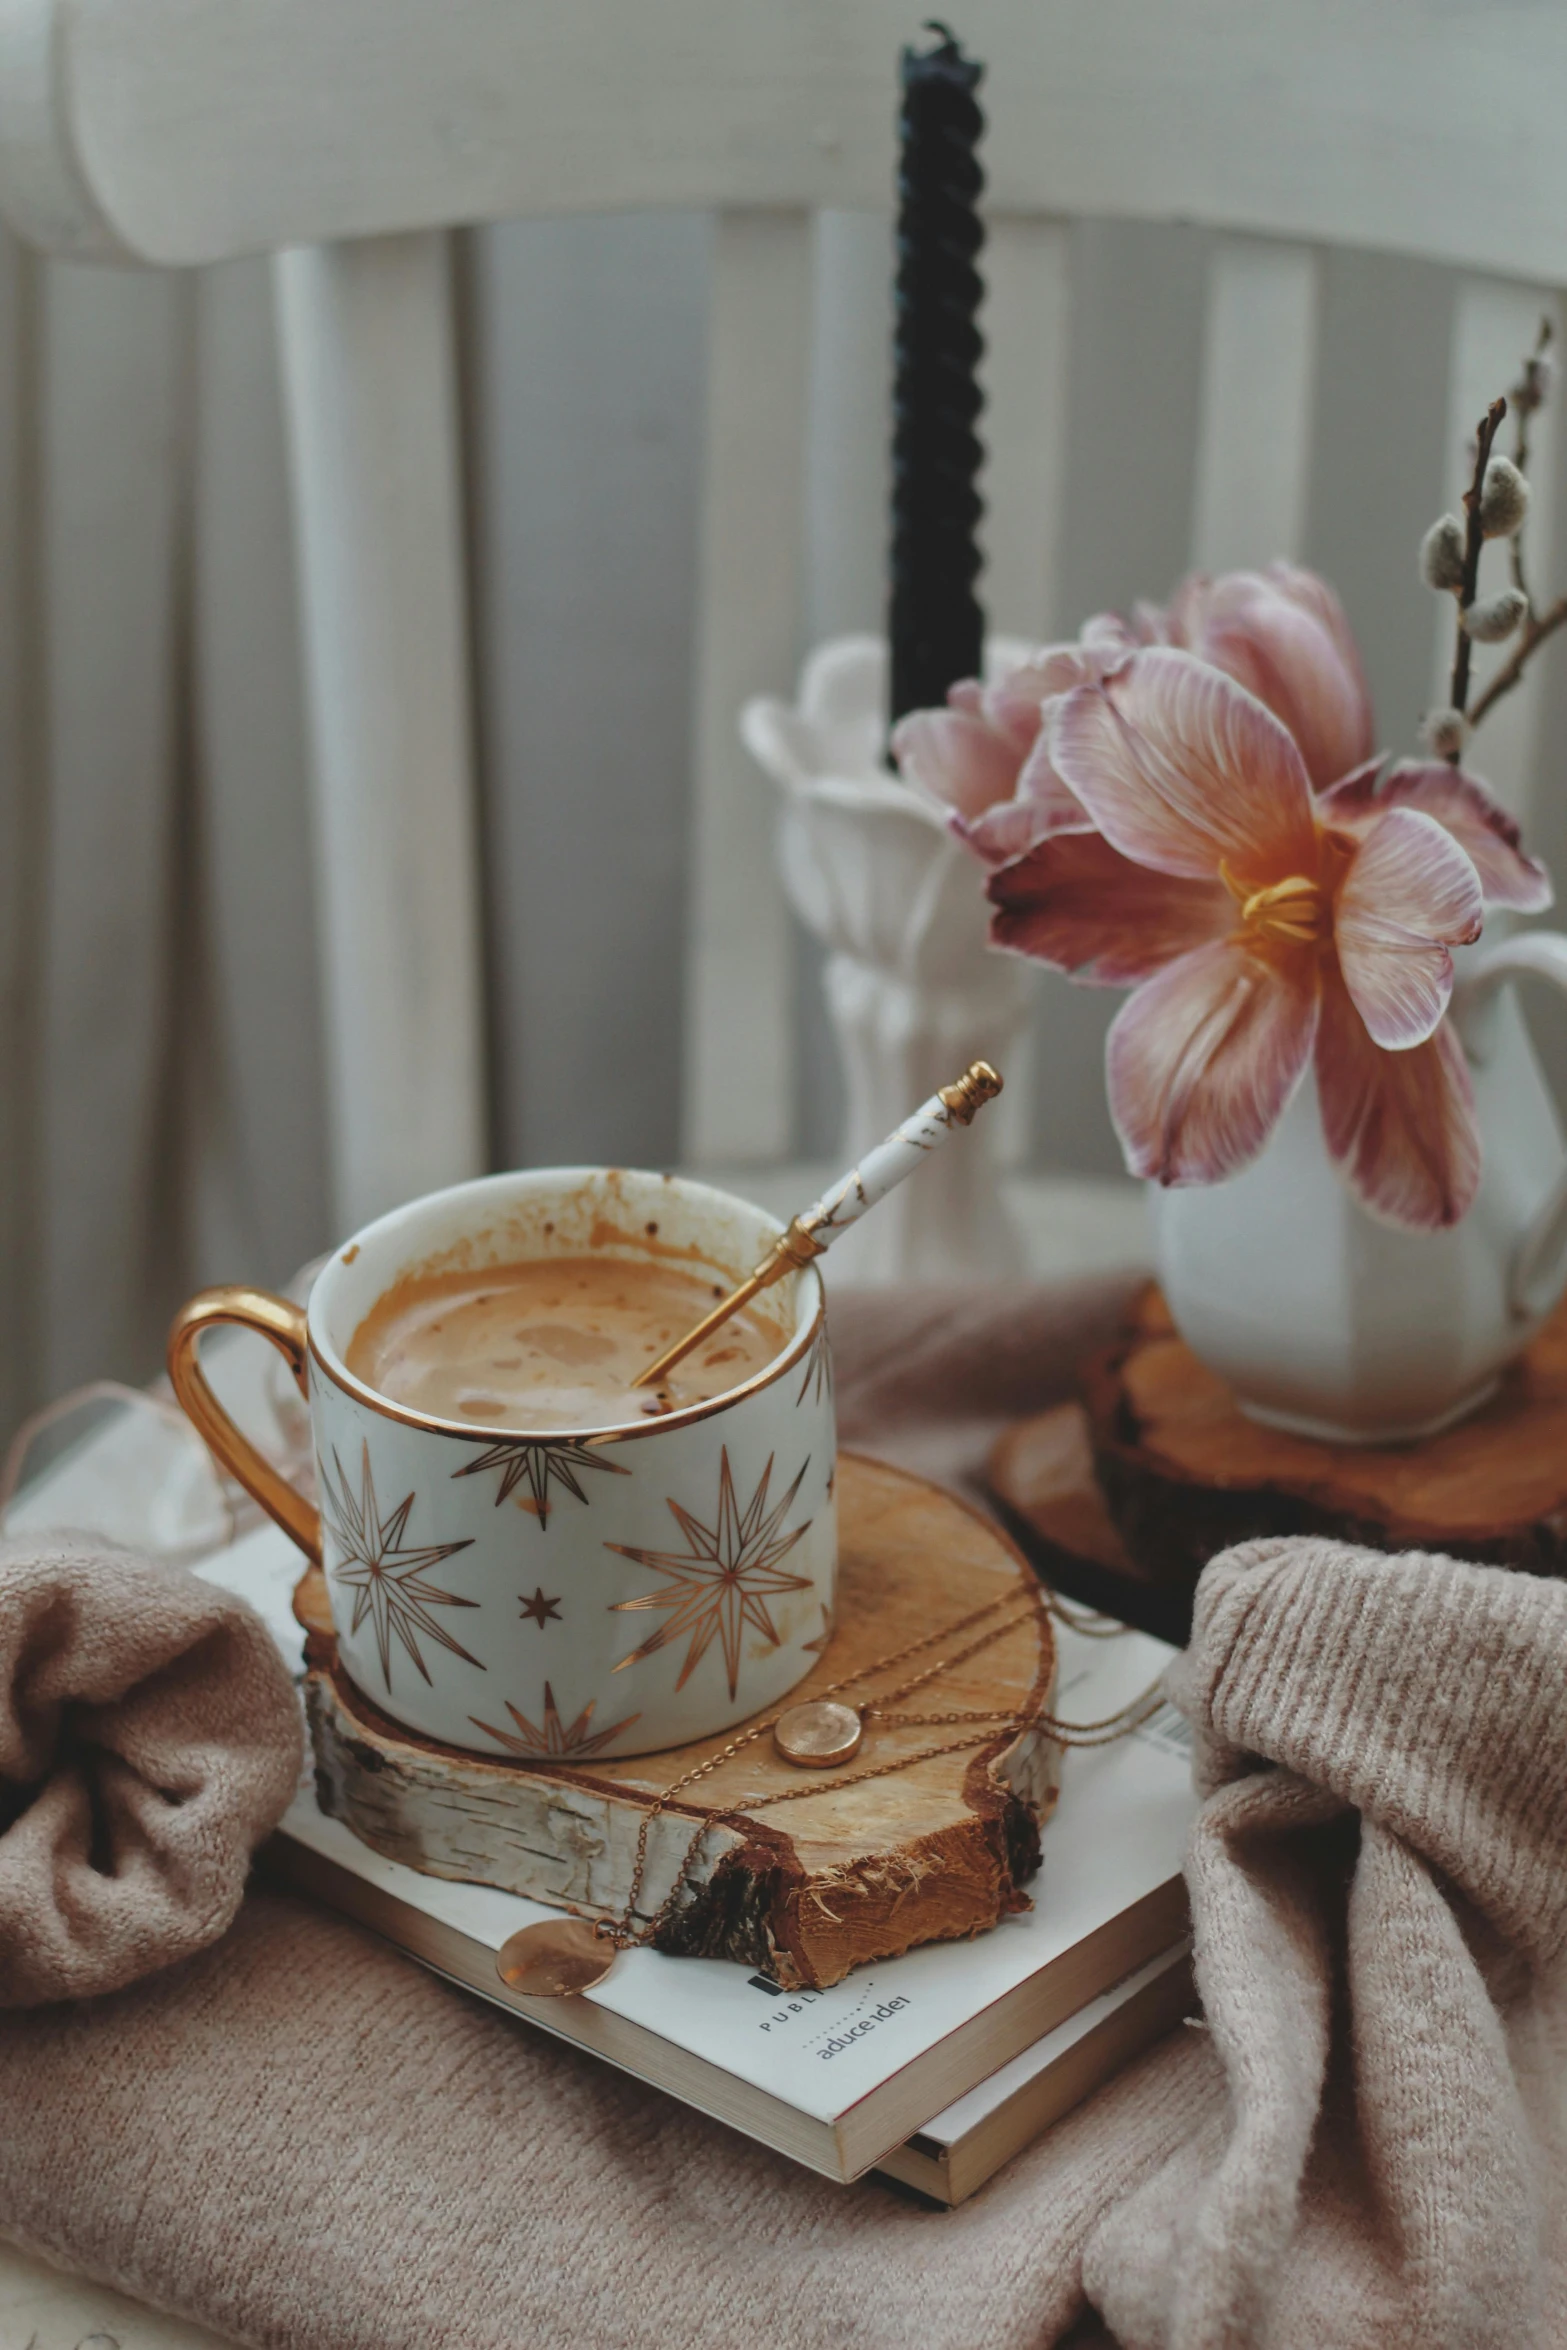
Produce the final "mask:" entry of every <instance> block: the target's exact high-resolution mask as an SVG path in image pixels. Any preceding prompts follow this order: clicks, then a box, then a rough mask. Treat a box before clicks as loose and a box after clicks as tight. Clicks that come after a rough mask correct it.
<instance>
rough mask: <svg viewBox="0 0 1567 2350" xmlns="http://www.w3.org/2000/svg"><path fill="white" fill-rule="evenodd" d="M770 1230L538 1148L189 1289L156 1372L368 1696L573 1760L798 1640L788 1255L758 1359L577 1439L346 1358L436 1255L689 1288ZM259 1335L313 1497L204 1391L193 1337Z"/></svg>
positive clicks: (804, 1344)
mask: <svg viewBox="0 0 1567 2350" xmlns="http://www.w3.org/2000/svg"><path fill="white" fill-rule="evenodd" d="M780 1229H781V1227H780V1226H779V1225H778V1224H777V1223H776V1222H775V1221H774V1220H773V1219H772V1218H771V1217H769V1216H767V1215H765V1214H764V1213H763V1212H762V1211H761V1210H760V1209H759V1208H755V1207H751V1206H748V1205H747V1204H746V1203H745V1202H744V1201H743V1200H738V1199H734V1198H731V1197H730V1196H729V1195H728V1194H727V1193H724V1192H720V1191H714V1190H712V1189H710V1188H709V1187H708V1186H707V1185H705V1184H701V1183H694V1182H691V1181H688V1180H687V1179H686V1178H685V1177H683V1176H670V1175H653V1174H642V1173H636V1172H632V1171H629V1170H626V1169H620V1168H616V1169H582V1168H568V1169H545V1170H542V1171H535V1172H532V1173H527V1174H509V1175H493V1176H489V1177H486V1178H484V1179H482V1180H481V1181H478V1182H474V1183H464V1184H459V1185H457V1186H456V1187H455V1188H453V1189H452V1190H450V1191H443V1192H437V1193H434V1194H432V1195H431V1196H430V1197H429V1198H426V1199H422V1200H416V1201H414V1202H413V1203H412V1204H411V1205H410V1206H407V1207H403V1208H398V1209H396V1210H394V1211H393V1213H392V1214H390V1215H387V1216H383V1217H381V1218H380V1219H379V1221H378V1222H376V1223H374V1224H371V1225H368V1226H367V1227H366V1228H365V1229H364V1230H363V1231H362V1232H360V1233H359V1234H358V1235H357V1236H356V1237H355V1238H354V1239H353V1240H352V1241H350V1242H348V1243H347V1245H346V1246H344V1247H342V1248H340V1249H338V1250H337V1251H336V1252H335V1253H334V1254H333V1256H332V1257H331V1258H330V1259H329V1260H328V1261H327V1263H326V1264H325V1266H324V1267H323V1268H322V1270H321V1272H320V1273H319V1275H318V1276H317V1278H316V1282H315V1285H314V1288H313V1289H312V1291H311V1294H310V1300H309V1304H308V1306H307V1307H305V1308H301V1307H299V1306H297V1305H294V1304H293V1303H291V1302H290V1301H289V1300H288V1299H286V1298H281V1297H274V1296H272V1295H271V1294H270V1293H269V1292H267V1291H264V1290H255V1289H245V1288H225V1289H216V1290H208V1291H205V1292H203V1294H202V1295H201V1296H200V1297H197V1298H194V1299H192V1300H191V1302H190V1304H189V1305H188V1306H186V1307H185V1308H184V1309H183V1311H182V1312H181V1313H180V1315H179V1316H178V1317H177V1318H176V1321H175V1324H174V1328H173V1330H172V1332H171V1334H170V1340H169V1367H170V1372H171V1375H172V1377H173V1379H174V1384H175V1390H176V1393H177V1394H178V1395H179V1398H180V1401H181V1402H182V1403H183V1404H184V1406H185V1409H186V1411H187V1412H188V1413H189V1414H190V1416H191V1418H192V1420H193V1421H194V1422H195V1424H196V1426H197V1427H198V1428H199V1429H200V1431H201V1433H202V1434H203V1435H204V1436H205V1438H206V1439H207V1442H208V1443H209V1444H210V1445H211V1447H212V1449H213V1451H214V1452H215V1453H216V1454H217V1456H218V1458H219V1459H220V1461H221V1462H222V1463H223V1465H224V1466H225V1467H226V1468H227V1469H228V1470H229V1471H230V1472H231V1473H232V1474H233V1475H234V1476H235V1477H237V1478H238V1479H239V1481H240V1483H241V1484H242V1485H244V1486H245V1487H246V1488H247V1490H248V1491H249V1492H251V1493H252V1494H254V1496H255V1498H256V1499H257V1500H258V1501H259V1502H260V1503H261V1505H262V1506H263V1508H265V1509H266V1510H267V1511H269V1512H270V1514H271V1515H272V1516H273V1517H274V1518H275V1519H276V1520H277V1522H278V1524H279V1525H280V1526H282V1527H283V1528H284V1530H285V1531H286V1532H287V1533H288V1534H289V1535H291V1536H292V1538H293V1540H294V1541H295V1542H296V1543H297V1544H298V1545H299V1547H300V1549H301V1550H302V1551H303V1552H304V1553H305V1555H306V1557H307V1558H310V1559H312V1560H314V1561H316V1562H317V1563H318V1564H319V1565H320V1566H321V1567H322V1568H323V1570H324V1572H325V1576H326V1584H327V1590H328V1593H329V1595H330V1601H331V1609H332V1621H333V1624H334V1627H335V1629H336V1633H337V1642H338V1653H339V1657H340V1659H341V1662H342V1665H343V1667H344V1669H345V1670H346V1672H347V1673H348V1675H349V1677H350V1678H351V1679H352V1680H353V1681H354V1683H355V1684H356V1685H357V1687H358V1688H359V1689H360V1690H361V1691H362V1692H363V1693H364V1694H365V1695H366V1696H367V1697H368V1698H370V1700H371V1701H372V1702H373V1704H375V1705H376V1706H377V1707H379V1708H380V1710H381V1711H382V1712H383V1713H386V1714H389V1715H391V1716H392V1717H393V1719H394V1720H396V1721H398V1722H401V1723H403V1724H405V1725H406V1726H407V1727H408V1728H409V1729H412V1730H416V1731H419V1732H421V1733H422V1734H423V1735H424V1736H425V1737H427V1738H432V1739H436V1740H438V1741H440V1742H441V1743H442V1744H444V1745H450V1746H457V1747H463V1748H466V1749H468V1750H470V1751H471V1752H474V1753H478V1754H484V1755H488V1756H490V1757H492V1758H494V1759H496V1760H504V1759H506V1758H507V1757H518V1758H520V1759H522V1760H524V1761H528V1762H538V1761H545V1760H560V1761H576V1762H588V1761H591V1760H592V1758H593V1757H595V1756H598V1755H627V1754H646V1753H652V1752H655V1751H657V1750H658V1749H660V1748H663V1747H669V1746H683V1745H686V1744H688V1743H689V1742H690V1741H691V1740H692V1739H696V1738H703V1737H707V1736H709V1735H711V1734H713V1733H715V1732H718V1731H721V1730H726V1729H728V1728H730V1727H731V1726H732V1725H733V1724H734V1723H736V1722H739V1721H743V1720H744V1719H745V1718H746V1717H747V1716H749V1715H752V1714H755V1713H758V1712H760V1711H761V1710H762V1709H763V1708H765V1707H767V1706H770V1705H773V1704H775V1703H776V1702H777V1700H778V1699H779V1698H781V1697H782V1696H784V1694H785V1693H786V1692H787V1691H788V1690H790V1689H792V1688H793V1687H794V1685H795V1684H796V1682H798V1681H800V1680H802V1679H803V1678H804V1676H805V1675H806V1674H807V1673H808V1672H809V1671H810V1670H811V1668H812V1667H813V1665H815V1664H816V1663H817V1661H818V1658H819V1657H820V1654H821V1652H822V1649H823V1647H824V1645H825V1642H826V1639H827V1636H828V1633H829V1631H830V1628H831V1623H832V1610H833V1599H834V1585H835V1578H836V1573H837V1555H838V1552H837V1525H836V1511H835V1505H834V1462H835V1456H836V1446H835V1434H834V1422H833V1398H832V1364H831V1356H830V1354H829V1351H828V1341H827V1323H826V1306H825V1299H824V1296H823V1291H822V1283H821V1276H820V1274H819V1272H818V1270H817V1268H816V1266H815V1265H814V1264H806V1265H803V1266H801V1267H800V1268H799V1269H798V1270H797V1271H795V1272H793V1273H791V1274H789V1275H788V1277H787V1278H786V1279H784V1280H782V1281H780V1282H779V1283H778V1284H777V1286H776V1287H775V1288H774V1289H773V1290H772V1291H771V1292H770V1294H769V1308H770V1311H771V1313H772V1315H773V1317H774V1318H775V1319H777V1320H778V1321H779V1322H780V1323H781V1324H782V1326H783V1331H784V1338H783V1344H782V1346H781V1347H780V1349H779V1351H778V1353H777V1354H776V1355H775V1356H774V1357H773V1358H772V1360H771V1361H769V1362H767V1363H765V1364H764V1365H763V1367H762V1368H761V1369H760V1370H759V1371H757V1372H754V1373H753V1374H752V1375H751V1376H750V1377H749V1378H747V1379H746V1380H744V1381H743V1383H742V1384H740V1385H739V1386H737V1387H735V1388H734V1389H732V1390H731V1391H730V1392H729V1393H727V1394H721V1395H719V1396H716V1397H714V1398H713V1399H712V1400H711V1401H708V1402H702V1403H694V1404H688V1405H685V1406H684V1407H681V1408H676V1409H673V1410H670V1411H668V1412H666V1413H665V1414H664V1415H663V1416H661V1417H649V1416H642V1417H639V1418H638V1419H637V1420H636V1421H635V1422H634V1423H626V1424H621V1425H617V1426H614V1427H609V1428H593V1429H584V1430H582V1431H580V1432H573V1431H570V1430H561V1429H555V1428H551V1429H549V1430H540V1431H539V1432H537V1433H531V1432H529V1431H528V1430H526V1429H522V1430H519V1429H517V1428H512V1427H497V1428H489V1429H487V1428H484V1427H481V1426H475V1425H473V1424H472V1423H471V1422H467V1421H463V1422H458V1421H455V1420H444V1419H439V1418H435V1417H433V1416H431V1415H429V1414H426V1413H423V1412H419V1411H415V1410H412V1409H410V1408H409V1406H407V1405H406V1404H404V1403H400V1402H395V1401H393V1400H392V1399H391V1398H390V1397H388V1396H385V1395H382V1394H380V1393H378V1392H377V1391H376V1390H375V1389H374V1388H372V1387H369V1386H367V1385H366V1384H365V1383H364V1381H363V1380H362V1379H360V1378H358V1377H356V1376H355V1374H354V1373H353V1372H352V1371H350V1369H349V1368H348V1362H347V1359H346V1358H347V1354H348V1351H349V1348H350V1344H351V1341H352V1339H353V1337H354V1333H355V1332H356V1330H358V1328H359V1326H360V1324H361V1323H362V1322H363V1321H364V1319H365V1317H366V1316H367V1315H368V1314H369V1312H370V1310H371V1308H372V1307H373V1306H374V1305H375V1304H376V1303H377V1301H378V1300H380V1299H381V1298H382V1297H383V1296H384V1295H385V1294H386V1293H387V1292H388V1291H389V1290H391V1289H392V1288H393V1287H394V1285H395V1284H396V1283H398V1282H399V1281H401V1280H404V1279H406V1278H407V1277H409V1276H410V1275H417V1274H418V1273H419V1272H421V1271H422V1270H424V1269H426V1268H429V1267H432V1266H436V1265H449V1264H455V1263H461V1264H462V1265H464V1266H471V1267H472V1268H474V1269H476V1270H478V1269H482V1268H483V1267H485V1266H486V1265H490V1264H495V1265H501V1264H508V1263H516V1262H519V1261H522V1260H526V1259H534V1258H540V1257H549V1256H582V1255H584V1254H593V1255H599V1254H604V1253H607V1254H609V1255H611V1256H616V1257H621V1258H625V1259H636V1258H638V1257H641V1258H642V1259H643V1261H647V1257H648V1253H649V1248H650V1243H649V1240H648V1238H647V1235H648V1234H649V1233H650V1232H652V1233H656V1235H657V1245H658V1249H659V1252H660V1254H661V1255H662V1256H664V1257H666V1258H669V1257H673V1258H675V1259H678V1261H680V1262H681V1263H682V1264H686V1265H689V1266H690V1268H691V1269H692V1270H693V1271H695V1272H697V1273H698V1274H699V1275H700V1276H701V1277H702V1278H703V1279H704V1280H710V1281H711V1283H712V1284H713V1285H714V1286H715V1287H716V1286H717V1285H718V1284H722V1285H723V1287H724V1288H726V1289H727V1288H729V1287H731V1286H732V1285H733V1284H734V1283H735V1282H736V1281H738V1280H740V1279H741V1278H742V1277H743V1276H744V1275H745V1274H746V1273H748V1272H749V1271H750V1269H751V1268H752V1266H753V1265H755V1264H756V1263H757V1262H758V1260H759V1259H760V1258H761V1257H762V1256H764V1255H765V1254H766V1253H767V1251H768V1249H769V1248H770V1247H771V1246H772V1245H773V1243H774V1242H775V1241H776V1240H777V1238H778V1236H779V1232H780ZM214 1322H232V1323H238V1324H240V1325H242V1326H244V1327H246V1328H249V1329H252V1330H256V1331H259V1332H261V1333H262V1335H264V1336H265V1337H267V1338H269V1339H270V1340H271V1341H272V1343H273V1344H274V1345H275V1346H277V1347H278V1348H279V1349H280V1351H281V1352H282V1353H283V1354H284V1356H285V1357H286V1359H287V1361H288V1363H289V1365H290V1368H291V1369H292V1371H293V1373H294V1376H295V1378H296V1379H297V1380H298V1382H299V1384H300V1387H301V1389H302V1390H303V1391H304V1393H305V1395H306V1396H307V1398H308V1401H309V1406H310V1418H311V1425H312V1431H313V1436H314V1448H315V1461H316V1474H317V1489H318V1494H319V1501H320V1506H319V1509H318V1508H317V1506H316V1504H315V1503H313V1502H312V1501H310V1500H308V1499H307V1498H306V1497H305V1495H303V1494H302V1493H300V1492H299V1491H297V1490H296V1488H295V1487H293V1486H292V1485H290V1484H289V1483H288V1482H287V1481H286V1480H285V1479H284V1478H283V1477H282V1476H281V1475H280V1473H279V1472H278V1471H277V1470H276V1469H275V1468H274V1467H273V1466H272V1464H271V1463H270V1462H268V1461H267V1460H266V1459H265V1458H264V1457H263V1456H262V1455H261V1454H260V1453H259V1452H258V1451H257V1450H256V1449H255V1448H254V1446H252V1445H251V1444H250V1442H249V1441H248V1439H247V1438H245V1437H244V1436H243V1435H242V1434H241V1433H240V1431H239V1430H238V1429H237V1428H236V1427H235V1426H234V1424H233V1422H232V1421H231V1420H230V1419H229V1417H228V1415H227V1413H226V1412H225V1411H224V1410H223V1407H222V1406H221V1405H220V1404H219V1403H218V1401H217V1398H216V1397H215V1396H214V1394H213V1392H212V1390H211V1388H210V1386H209V1385H208V1384H207V1381H206V1378H205V1377H204V1375H203V1373H202V1370H201V1366H200V1362H199V1360H198V1346H199V1342H200V1338H201V1334H202V1332H203V1331H204V1330H205V1329H207V1328H208V1327H209V1326H210V1325H211V1324H213V1323H214Z"/></svg>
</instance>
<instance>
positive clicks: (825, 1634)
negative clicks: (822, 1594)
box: [804, 1600, 833, 1656]
mask: <svg viewBox="0 0 1567 2350" xmlns="http://www.w3.org/2000/svg"><path fill="white" fill-rule="evenodd" d="M832 1632H833V1612H832V1609H831V1608H830V1607H829V1606H828V1605H827V1602H826V1601H825V1600H823V1602H822V1628H821V1630H820V1631H819V1632H818V1633H817V1635H816V1638H815V1639H814V1640H807V1641H806V1642H805V1644H804V1646H805V1653H806V1655H807V1656H825V1655H826V1654H827V1651H828V1649H829V1648H831V1646H832Z"/></svg>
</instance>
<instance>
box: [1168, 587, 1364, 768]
mask: <svg viewBox="0 0 1567 2350" xmlns="http://www.w3.org/2000/svg"><path fill="white" fill-rule="evenodd" d="M1184 641H1186V642H1188V643H1189V644H1190V645H1191V649H1192V651H1193V652H1194V653H1197V654H1200V655H1201V657H1202V659H1203V660H1205V661H1212V662H1213V663H1214V665H1215V667H1217V668H1219V669H1222V670H1224V671H1225V672H1226V673H1227V674H1228V675H1229V676H1231V677H1233V678H1234V679H1235V680H1236V681H1237V683H1238V684H1240V685H1243V686H1245V687H1246V689H1247V691H1248V692H1249V693H1254V694H1255V695H1256V696H1257V699H1258V700H1259V701H1260V702H1266V704H1267V706H1268V708H1269V709H1270V710H1271V711H1272V712H1273V714H1274V716H1275V717H1276V718H1277V719H1279V720H1280V721H1281V722H1282V723H1283V724H1284V725H1285V726H1286V727H1287V728H1288V729H1289V732H1290V734H1291V735H1292V736H1293V737H1294V740H1295V742H1296V745H1297V746H1298V748H1299V751H1300V755H1301V757H1302V758H1303V759H1304V760H1305V762H1306V772H1307V774H1308V775H1309V776H1310V778H1311V782H1312V787H1313V789H1314V790H1317V791H1321V790H1323V789H1325V788H1326V786H1328V785H1329V784H1332V783H1335V782H1336V781H1337V780H1338V778H1339V777H1340V776H1341V775H1343V774H1344V773H1345V772H1346V771H1347V770H1348V769H1349V768H1351V767H1354V766H1355V765H1357V764H1358V762H1359V761H1360V760H1362V759H1364V758H1366V757H1368V755H1369V754H1370V752H1371V749H1372V745H1373V742H1374V739H1375V738H1374V728H1373V723H1372V716H1371V696H1370V694H1369V693H1368V691H1367V689H1366V679H1365V672H1364V671H1363V670H1362V668H1361V666H1360V654H1359V652H1358V650H1357V649H1356V645H1355V640H1354V637H1353V636H1352V635H1351V633H1350V627H1349V622H1348V620H1347V619H1346V618H1345V616H1344V608H1343V606H1342V605H1341V604H1340V602H1339V600H1338V598H1337V596H1336V595H1335V594H1334V593H1333V590H1332V589H1331V588H1330V587H1329V586H1328V584H1327V582H1326V580H1323V579H1318V578H1317V576H1316V574H1315V573H1314V572H1310V571H1303V570H1300V569H1299V568H1297V567H1296V566H1295V565H1293V564H1288V563H1275V564H1273V565H1272V566H1271V567H1270V568H1269V569H1268V570H1267V571H1265V572H1256V571H1238V572H1228V573H1225V574H1224V575H1223V576H1221V577H1220V578H1218V579H1216V580H1214V581H1212V582H1211V584H1210V589H1209V593H1208V596H1207V599H1206V602H1205V606H1204V609H1203V611H1202V613H1201V618H1200V622H1199V624H1198V626H1197V627H1196V629H1195V631H1194V633H1193V634H1192V635H1191V636H1190V637H1188V638H1187V639H1185V640H1184Z"/></svg>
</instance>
